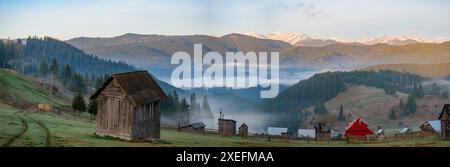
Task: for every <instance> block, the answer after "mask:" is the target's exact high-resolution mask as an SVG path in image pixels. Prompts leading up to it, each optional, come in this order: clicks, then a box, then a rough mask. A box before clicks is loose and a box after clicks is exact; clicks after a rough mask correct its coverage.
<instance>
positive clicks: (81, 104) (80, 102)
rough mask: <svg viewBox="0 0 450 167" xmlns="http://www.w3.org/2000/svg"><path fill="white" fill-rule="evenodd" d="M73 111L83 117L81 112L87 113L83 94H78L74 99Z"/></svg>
mask: <svg viewBox="0 0 450 167" xmlns="http://www.w3.org/2000/svg"><path fill="white" fill-rule="evenodd" d="M72 109H73V110H74V111H78V115H81V112H84V111H86V102H85V101H84V98H83V95H82V94H81V93H77V94H76V95H75V97H74V98H73V100H72Z"/></svg>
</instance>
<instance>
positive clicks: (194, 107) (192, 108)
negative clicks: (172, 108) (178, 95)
mask: <svg viewBox="0 0 450 167" xmlns="http://www.w3.org/2000/svg"><path fill="white" fill-rule="evenodd" d="M189 104H190V105H191V106H190V111H191V113H195V112H196V111H198V108H197V98H196V97H195V93H192V94H191V101H190V103H189Z"/></svg>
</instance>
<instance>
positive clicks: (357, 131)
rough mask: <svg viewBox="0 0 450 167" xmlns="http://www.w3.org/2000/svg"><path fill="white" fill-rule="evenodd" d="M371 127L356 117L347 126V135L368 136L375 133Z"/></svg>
mask: <svg viewBox="0 0 450 167" xmlns="http://www.w3.org/2000/svg"><path fill="white" fill-rule="evenodd" d="M373 134H375V132H373V131H372V130H371V129H369V125H368V124H367V123H366V122H364V121H363V120H361V119H360V118H356V119H355V120H354V121H352V122H350V123H348V126H347V128H345V134H344V135H345V136H366V135H373Z"/></svg>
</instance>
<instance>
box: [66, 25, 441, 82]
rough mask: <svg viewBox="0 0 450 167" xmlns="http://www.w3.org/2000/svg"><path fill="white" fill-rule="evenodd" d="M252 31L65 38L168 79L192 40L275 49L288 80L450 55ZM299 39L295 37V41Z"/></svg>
mask: <svg viewBox="0 0 450 167" xmlns="http://www.w3.org/2000/svg"><path fill="white" fill-rule="evenodd" d="M257 35H258V34H257V33H254V34H253V36H249V35H244V34H236V33H235V34H228V35H224V36H221V37H214V36H208V35H184V36H166V35H139V34H131V33H129V34H125V35H121V36H116V37H111V38H87V37H81V38H74V39H71V40H68V41H66V43H69V44H70V45H72V46H75V47H77V48H79V49H82V50H83V51H85V52H86V53H89V54H94V55H97V56H98V57H99V58H102V59H110V60H114V61H123V62H126V63H128V64H131V65H133V66H135V67H136V68H138V69H147V70H150V71H152V73H153V74H154V75H155V76H157V77H158V78H160V79H162V80H165V81H169V79H170V76H171V72H172V71H173V69H174V68H175V67H176V66H177V65H172V64H170V59H171V57H172V55H173V53H175V52H178V51H184V52H187V53H189V54H190V55H191V56H193V48H194V47H193V46H194V44H198V43H201V44H202V45H203V52H204V53H206V52H209V51H216V52H219V53H221V54H222V55H224V54H225V52H237V51H242V52H244V53H245V52H249V51H255V52H279V55H280V68H281V69H280V74H281V75H280V80H290V79H291V78H294V79H295V80H300V78H301V77H299V75H302V72H304V71H305V70H307V71H322V70H323V69H329V70H331V71H335V70H353V69H360V68H365V67H368V66H374V65H380V64H405V63H409V64H437V63H443V62H449V61H450V42H444V43H412V44H406V45H401V46H399V45H389V44H374V45H365V44H362V43H350V42H349V41H343V40H342V41H343V42H342V43H336V42H334V41H332V40H329V41H327V40H325V41H323V40H316V39H314V38H311V37H305V36H304V34H294V35H295V37H294V38H290V41H288V42H291V43H293V42H297V43H299V42H305V43H308V45H320V47H311V46H295V45H292V44H290V43H288V42H283V41H280V40H274V39H266V38H268V37H267V36H265V35H260V36H257ZM271 35H272V36H271V37H274V38H275V37H277V39H281V37H287V36H283V35H282V34H275V33H274V34H271ZM291 35H292V34H291ZM255 36H257V37H255ZM299 39H301V40H300V41H298V40H299ZM405 39H406V38H405ZM286 40H287V39H286ZM384 41H385V42H386V41H389V40H387V39H386V40H384ZM327 42H328V43H327ZM344 42H345V43H344ZM305 45H306V44H305ZM322 45H323V46H322ZM284 84H287V83H284ZM290 84H292V83H290Z"/></svg>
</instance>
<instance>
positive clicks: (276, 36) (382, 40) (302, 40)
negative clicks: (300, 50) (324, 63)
mask: <svg viewBox="0 0 450 167" xmlns="http://www.w3.org/2000/svg"><path fill="white" fill-rule="evenodd" d="M246 35H248V36H252V37H255V38H261V39H273V40H280V41H284V42H287V43H289V44H291V45H294V46H309V47H322V46H326V45H331V44H338V43H340V44H351V45H376V44H388V45H395V46H403V45H407V44H414V43H434V41H431V40H425V39H422V38H418V37H410V36H405V35H402V36H382V37H376V38H369V39H362V40H356V41H351V40H339V39H332V38H328V39H327V38H317V37H311V36H308V35H306V34H304V33H280V32H274V33H269V34H267V35H262V34H259V33H256V32H249V33H246Z"/></svg>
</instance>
